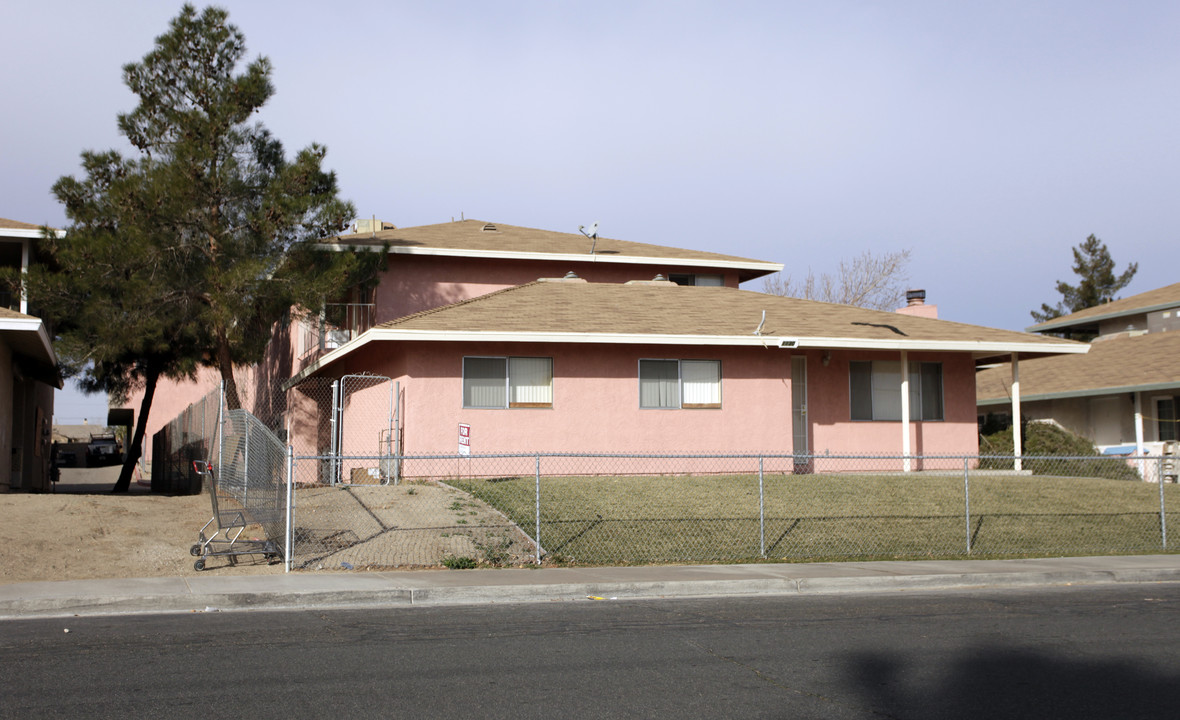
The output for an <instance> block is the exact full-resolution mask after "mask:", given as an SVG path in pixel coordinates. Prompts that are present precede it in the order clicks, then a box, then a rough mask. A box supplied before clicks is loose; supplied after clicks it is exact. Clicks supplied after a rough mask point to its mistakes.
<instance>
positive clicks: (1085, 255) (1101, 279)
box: [1030, 235, 1139, 323]
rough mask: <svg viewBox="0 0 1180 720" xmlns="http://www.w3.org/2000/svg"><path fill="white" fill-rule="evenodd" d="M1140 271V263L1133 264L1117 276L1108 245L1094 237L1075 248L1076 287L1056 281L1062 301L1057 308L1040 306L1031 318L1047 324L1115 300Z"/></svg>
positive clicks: (1045, 305) (1074, 269)
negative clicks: (1077, 280) (1118, 293)
mask: <svg viewBox="0 0 1180 720" xmlns="http://www.w3.org/2000/svg"><path fill="white" fill-rule="evenodd" d="M1138 270H1139V265H1138V264H1137V263H1131V264H1130V265H1128V266H1127V269H1126V270H1124V271H1123V273H1122V274H1121V275H1119V276H1118V277H1115V274H1114V260H1112V259H1111V257H1110V251H1108V250H1107V249H1106V244H1105V243H1103V242H1102V241H1101V240H1099V239H1098V238H1097V237H1095V236H1093V235H1091V236H1089V237H1088V238H1086V241H1085V242H1083V243H1081V244H1080V245H1078V246H1077V247H1075V248H1073V271H1074V274H1076V275H1077V276H1078V277H1079V278H1081V282H1079V283H1078V284H1077V285H1076V286H1074V285H1070V284H1069V283H1066V282H1064V281H1061V280H1058V281H1057V292H1059V293H1061V300H1060V301H1059V302H1058V303H1057V305H1056V306H1053V305H1049V304H1047V303H1042V304H1041V310H1040V312H1038V311H1036V310H1033V311H1031V313H1030V314H1031V315H1032V316H1033V319H1034V320H1036V321H1037V322H1038V323H1043V322H1047V321H1049V320H1052V319H1054V318H1059V317H1061V316H1063V315H1069V314H1070V313H1075V312H1077V311H1079V310H1085V309H1086V308H1090V307H1096V306H1098V305H1101V304H1102V303H1108V302H1110V301H1111V300H1115V299H1116V298H1115V294H1116V293H1117V292H1118V291H1119V290H1122V289H1123V288H1125V287H1126V286H1127V285H1128V284H1129V283H1130V282H1131V278H1133V277H1134V276H1135V273H1136V272H1137V271H1138Z"/></svg>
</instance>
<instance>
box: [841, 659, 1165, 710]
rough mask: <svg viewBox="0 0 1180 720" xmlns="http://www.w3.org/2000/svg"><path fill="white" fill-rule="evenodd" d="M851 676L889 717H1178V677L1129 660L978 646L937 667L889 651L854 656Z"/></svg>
mask: <svg viewBox="0 0 1180 720" xmlns="http://www.w3.org/2000/svg"><path fill="white" fill-rule="evenodd" d="M849 675H850V676H851V677H850V679H851V680H852V683H853V686H854V687H857V688H859V689H860V691H861V692H862V693H864V698H863V699H864V700H865V701H866V702H868V703H870V704H871V705H872V707H873V708H874V710H875V711H876V712H878V713H882V714H884V715H885V716H886V717H895V718H913V719H916V720H922V719H923V718H930V719H931V720H933V719H934V718H939V719H941V718H956V719H957V720H977V719H978V720H984V719H985V718H986V719H987V720H993V719H994V718H1005V717H1041V718H1074V719H1076V718H1141V717H1142V718H1156V717H1161V718H1162V717H1175V714H1174V713H1175V712H1176V708H1177V707H1180V682H1178V681H1180V674H1177V673H1176V672H1175V671H1174V668H1173V669H1172V671H1171V672H1169V671H1168V669H1165V668H1161V667H1155V666H1151V665H1148V664H1146V663H1141V662H1138V661H1135V660H1134V659H1116V658H1101V659H1099V658H1091V659H1086V658H1078V657H1061V656H1059V655H1054V654H1050V653H1046V652H1044V651H1039V650H1030V649H1025V648H1012V647H1003V646H997V645H992V646H983V647H980V648H977V649H973V650H969V651H964V652H962V653H960V654H959V655H957V656H956V657H954V658H953V659H952V660H951V661H950V662H949V663H946V664H945V665H941V666H940V667H938V668H936V669H931V668H927V667H918V666H915V664H914V663H912V662H907V661H905V660H903V659H901V657H900V656H893V655H891V654H886V653H872V654H867V655H861V656H858V657H855V658H854V659H853V660H852V662H851V663H850V667H849Z"/></svg>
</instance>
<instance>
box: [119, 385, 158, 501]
mask: <svg viewBox="0 0 1180 720" xmlns="http://www.w3.org/2000/svg"><path fill="white" fill-rule="evenodd" d="M143 379H144V387H143V402H141V403H140V404H139V420H138V421H137V422H136V423H135V432H134V433H132V435H131V443H130V444H129V445H128V446H127V459H126V460H124V461H123V470H122V471H121V472H120V473H119V479H118V480H117V481H116V482H115V487H113V488H111V492H113V493H124V492H127V491H128V490H130V489H131V476H132V474H134V472H135V464H136V463H137V462H139V458H140V456H141V455H143V435H144V433H145V432H147V420H148V412H149V411H151V409H152V397H154V396H155V394H156V381H158V380H159V379H160V371H159V370H157V369H156V368H154V367H148V369H147V370H146V371H145V372H144V374H143ZM154 460H155V461H157V462H159V461H163V458H154Z"/></svg>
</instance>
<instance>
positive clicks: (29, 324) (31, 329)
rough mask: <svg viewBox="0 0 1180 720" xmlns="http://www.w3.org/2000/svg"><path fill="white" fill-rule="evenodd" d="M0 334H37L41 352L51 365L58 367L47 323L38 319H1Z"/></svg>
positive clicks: (30, 317) (29, 317) (28, 317)
mask: <svg viewBox="0 0 1180 720" xmlns="http://www.w3.org/2000/svg"><path fill="white" fill-rule="evenodd" d="M0 332H21V333H35V334H36V335H37V340H39V341H40V343H41V350H42V351H44V353H45V357H46V358H47V359H48V360H49V362H50V363H52V364H54V365H57V353H55V352H53V341H52V340H50V339H49V331H48V330H47V329H46V327H45V323H44V322H42V320H41V318H38V317H32V316H27V317H21V318H0Z"/></svg>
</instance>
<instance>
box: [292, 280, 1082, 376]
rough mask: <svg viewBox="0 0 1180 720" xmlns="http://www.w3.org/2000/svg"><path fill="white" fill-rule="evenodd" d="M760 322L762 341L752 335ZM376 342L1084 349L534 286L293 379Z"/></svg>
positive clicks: (868, 320) (627, 292)
mask: <svg viewBox="0 0 1180 720" xmlns="http://www.w3.org/2000/svg"><path fill="white" fill-rule="evenodd" d="M763 311H765V312H766V322H765V323H762V313H763ZM760 324H761V334H760V335H755V334H754V331H755V330H756V329H758V327H759V325H760ZM380 341H409V342H413V341H469V342H478V341H499V342H538V343H603V344H667V345H700V346H706V345H712V346H766V347H772V348H775V347H798V348H846V349H868V350H871V349H889V350H897V349H909V350H917V351H921V350H929V351H949V352H962V353H970V354H971V355H972V356H973V357H975V358H976V359H980V358H989V357H996V356H1001V357H1005V358H1006V357H1008V355H1009V354H1010V353H1013V352H1018V353H1020V354H1021V356H1022V357H1029V356H1040V355H1045V354H1055V353H1062V352H1085V351H1086V349H1087V348H1088V346H1087V345H1086V344H1085V343H1078V342H1073V341H1070V340H1061V339H1059V338H1051V337H1044V336H1042V335H1031V334H1028V333H1022V332H1013V331H1011V330H997V329H994V328H986V327H979V326H976V325H965V324H963V323H955V322H948V321H946V320H935V319H931V318H922V317H914V316H912V315H902V314H900V313H891V312H882V311H879V310H865V309H863V308H857V307H852V306H848V305H834V304H831V303H821V302H814V301H811V300H799V299H796V298H784V297H778V296H775V295H767V294H764V293H758V292H750V291H746V290H736V289H733V288H724V287H681V286H678V285H673V284H671V283H661V284H659V285H652V284H617V283H587V282H579V281H574V282H560V281H559V282H546V281H539V282H532V283H528V284H525V285H520V286H517V287H513V288H508V289H506V290H500V291H498V292H494V293H490V294H487V295H482V296H480V297H477V298H472V299H470V300H465V301H463V302H459V303H455V304H453V305H447V306H444V307H440V308H434V309H432V310H425V311H423V312H420V313H416V314H414V315H407V316H406V317H403V318H399V319H397V320H393V321H390V322H386V323H383V324H381V325H378V326H376V327H374V328H373V329H371V330H369V331H368V332H366V333H364V334H363V335H361V336H360V337H359V338H358V339H356V340H354V341H352V342H350V343H348V344H347V345H344V346H343V347H341V348H339V349H337V350H335V351H333V352H331V353H329V354H328V355H325V356H324V357H323V358H321V359H320V360H318V361H317V362H315V363H313V364H312V365H311V366H309V367H308V368H306V369H304V370H303V371H302V372H301V373H299V375H297V376H296V378H295V379H296V380H297V379H301V378H302V377H305V376H307V375H311V374H314V373H316V372H319V371H320V370H321V369H323V368H324V367H325V366H327V365H330V364H332V363H334V362H336V361H337V360H339V359H341V358H343V357H344V356H346V355H348V354H350V353H352V352H355V351H356V350H358V349H360V348H362V347H364V346H365V345H367V344H369V343H371V342H380Z"/></svg>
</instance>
